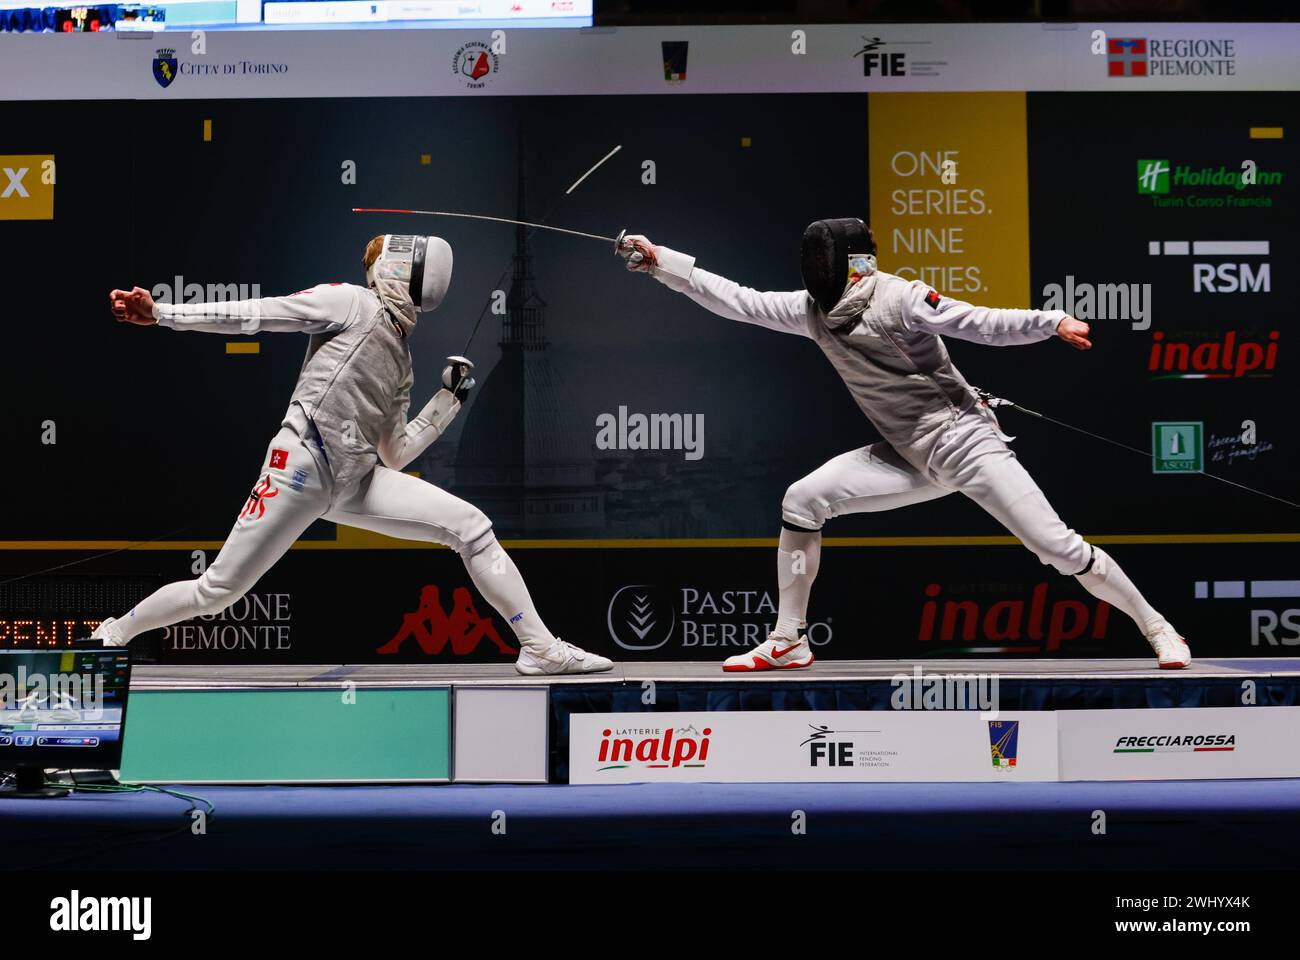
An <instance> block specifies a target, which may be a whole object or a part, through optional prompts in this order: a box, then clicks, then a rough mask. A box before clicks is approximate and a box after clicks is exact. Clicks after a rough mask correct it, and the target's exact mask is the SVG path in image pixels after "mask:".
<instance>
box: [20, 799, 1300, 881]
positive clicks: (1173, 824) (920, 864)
mask: <svg viewBox="0 0 1300 960" xmlns="http://www.w3.org/2000/svg"><path fill="white" fill-rule="evenodd" d="M180 789H182V790H183V791H185V792H187V793H192V794H197V795H200V796H203V797H205V798H207V799H208V800H210V801H212V802H213V803H214V804H215V805H216V813H215V815H214V816H213V817H212V819H211V820H210V821H209V823H208V832H207V834H206V835H205V836H195V835H193V834H191V833H190V831H189V829H188V825H189V824H190V822H191V820H190V818H189V817H188V816H186V815H184V813H183V811H184V810H185V809H186V804H185V803H184V802H183V801H181V800H177V799H175V798H172V797H167V796H161V795H156V794H144V795H140V794H134V795H106V794H78V795H74V796H72V797H68V798H63V799H56V800H5V801H3V802H0V857H2V858H3V863H4V865H5V867H6V868H8V869H14V868H18V869H24V868H26V869H31V868H74V869H87V868H91V869H104V868H111V869H182V870H184V869H231V868H238V869H304V868H306V869H324V870H328V869H381V870H399V869H479V868H482V869H501V868H513V869H551V870H553V869H611V868H612V869H619V868H672V867H678V868H683V867H684V868H699V867H704V868H708V867H716V868H729V869H737V868H745V867H757V866H763V867H782V868H788V869H800V868H823V869H824V868H837V867H844V868H854V869H863V868H867V869H891V870H913V869H918V870H924V869H934V868H944V869H977V870H989V869H993V870H997V869H1015V868H1032V869H1056V868H1059V869H1071V870H1077V869H1112V870H1113V869H1162V870H1170V869H1197V868H1200V869H1206V868H1209V869H1214V868H1225V869H1235V870H1257V869H1294V865H1295V864H1296V863H1297V862H1300V780H1253V781H1250V780H1247V781H1181V782H1171V783H1150V782H1144V783H1044V784H1028V783H1008V784H1000V783H999V784H815V785H809V784H749V785H721V784H637V785H621V786H613V785H611V786H597V787H586V786H496V785H494V786H470V785H459V784H457V785H445V786H430V787H419V786H393V787H360V786H359V787H182V788H180ZM796 810H802V811H803V812H804V814H805V815H806V821H807V832H806V834H804V835H802V836H797V835H795V834H794V833H792V830H791V824H792V822H793V820H792V814H793V812H794V811H796ZM1097 810H1101V811H1104V812H1105V816H1106V833H1105V834H1104V835H1095V834H1094V833H1093V823H1094V813H1093V812H1094V811H1097ZM495 811H502V812H504V814H505V829H506V832H505V833H504V835H501V834H494V833H493V831H492V825H493V817H494V812H495ZM169 832H170V835H168V834H169Z"/></svg>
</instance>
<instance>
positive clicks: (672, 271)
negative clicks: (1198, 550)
mask: <svg viewBox="0 0 1300 960" xmlns="http://www.w3.org/2000/svg"><path fill="white" fill-rule="evenodd" d="M619 253H620V254H621V255H622V256H623V257H624V259H625V260H626V261H627V268H628V269H629V270H633V271H637V272H643V273H649V274H650V275H652V276H653V277H654V278H655V279H657V280H659V281H660V282H661V283H663V284H664V285H665V286H667V287H669V288H671V289H673V290H677V291H679V292H681V293H684V294H686V296H688V297H690V298H691V299H692V300H694V301H695V302H696V303H698V304H700V305H701V306H703V307H704V308H706V309H707V310H710V311H712V312H713V313H716V314H718V315H719V316H722V317H727V318H728V319H731V320H740V321H742V322H745V323H754V324H758V325H759V326H763V327H767V328H769V329H771V330H777V331H780V332H782V333H792V334H795V335H796V336H801V337H807V338H808V339H810V340H812V341H813V342H814V343H816V344H817V346H818V347H820V348H821V350H822V352H823V353H824V354H825V355H826V357H827V359H829V360H830V362H831V365H832V366H834V367H835V370H836V372H837V373H839V375H840V377H841V378H842V379H843V380H844V383H845V385H846V386H847V387H848V388H849V392H850V393H851V394H852V395H853V399H854V400H855V401H856V402H857V404H858V407H859V408H860V409H861V410H862V412H863V413H864V414H865V415H866V417H867V419H869V420H870V421H871V422H872V424H874V425H875V427H876V429H877V430H878V431H879V432H880V435H881V437H882V438H883V439H882V440H881V441H880V442H878V443H873V444H870V445H868V446H866V447H862V448H861V449H858V450H850V451H848V452H847V453H842V454H840V455H839V456H837V457H834V458H833V459H831V460H830V461H828V462H827V463H825V464H823V465H822V466H821V467H818V468H817V469H816V470H814V471H813V472H812V473H810V474H809V475H808V476H806V477H804V478H803V479H801V480H797V481H796V482H795V483H793V484H792V485H791V486H790V488H789V489H788V490H787V491H786V494H785V498H784V500H783V501H782V504H781V521H782V522H781V537H780V542H779V546H778V548H777V581H778V586H779V588H780V607H779V609H778V613H777V622H776V625H775V627H774V629H773V631H772V634H771V636H769V637H768V639H767V640H766V641H765V642H764V643H762V644H760V645H759V646H757V647H755V648H754V649H753V650H751V651H748V652H746V653H743V654H739V655H737V656H734V657H731V658H729V659H728V660H727V661H726V662H725V664H724V665H723V669H724V670H737V671H743V670H770V669H781V668H797V667H806V666H809V665H811V664H812V662H813V654H812V649H811V647H810V646H809V644H808V640H807V637H806V635H804V634H803V633H802V632H801V631H802V630H803V629H804V628H805V627H806V625H807V621H806V617H807V610H808V597H809V594H810V592H811V589H812V584H813V580H814V579H815V578H816V576H817V569H818V566H819V564H820V561H821V531H822V527H823V526H824V525H825V523H826V521H827V520H829V519H830V518H831V517H836V516H842V515H844V514H849V513H864V512H876V511H882V510H892V509H894V508H895V507H901V506H905V505H907V504H912V503H920V502H923V501H926V500H933V499H936V498H938V497H942V496H946V495H948V494H950V493H952V492H954V491H959V492H961V493H964V494H965V495H966V496H968V497H970V498H971V499H972V500H974V501H975V502H976V503H978V504H979V505H980V506H981V507H983V508H984V509H985V510H987V511H988V512H989V513H990V514H991V515H992V516H993V517H994V518H995V519H996V520H998V521H999V522H1000V523H1001V524H1002V525H1003V526H1005V527H1006V528H1007V529H1008V530H1010V531H1011V532H1012V533H1013V534H1015V535H1016V537H1017V538H1019V540H1020V541H1021V542H1022V543H1024V544H1025V546H1027V547H1028V548H1029V549H1030V550H1032V551H1033V552H1034V554H1035V555H1037V557H1038V558H1039V560H1041V561H1042V562H1043V563H1045V564H1049V565H1051V566H1052V567H1054V568H1056V570H1058V571H1059V572H1061V573H1063V574H1067V575H1072V576H1074V577H1076V578H1077V579H1078V580H1079V582H1080V583H1081V584H1082V585H1083V586H1084V588H1085V589H1087V590H1088V591H1089V592H1090V593H1092V594H1093V596H1095V597H1097V598H1099V599H1101V600H1105V601H1106V602H1107V603H1110V604H1111V605H1112V606H1114V607H1116V608H1118V609H1119V610H1122V611H1123V612H1124V613H1126V614H1128V615H1129V616H1130V617H1131V618H1132V619H1133V621H1134V622H1135V623H1136V624H1137V626H1138V629H1139V630H1141V631H1142V633H1143V635H1144V636H1145V637H1146V638H1147V640H1148V641H1149V642H1150V644H1151V647H1152V649H1153V650H1154V651H1155V654H1156V658H1157V661H1158V663H1159V665H1160V666H1161V667H1167V668H1178V667H1186V666H1187V665H1188V664H1190V663H1191V653H1190V651H1189V650H1188V647H1187V643H1186V641H1185V640H1184V639H1183V638H1182V637H1181V636H1179V634H1178V631H1176V630H1175V629H1174V628H1173V626H1171V625H1170V623H1169V622H1168V621H1167V620H1166V619H1165V618H1164V617H1163V616H1161V615H1160V614H1159V613H1158V612H1157V611H1156V610H1155V609H1154V608H1153V607H1152V606H1151V605H1150V604H1149V603H1147V601H1146V600H1145V599H1144V598H1143V596H1142V594H1141V593H1140V592H1138V589H1137V587H1135V586H1134V585H1133V583H1132V581H1131V580H1129V578H1128V577H1127V576H1126V575H1125V574H1124V571H1123V570H1122V569H1120V567H1119V565H1118V564H1117V563H1116V562H1115V561H1114V560H1113V559H1111V557H1110V555H1109V554H1107V553H1106V552H1105V551H1103V550H1102V549H1100V548H1099V547H1096V546H1093V545H1091V544H1088V543H1087V542H1085V541H1084V539H1083V538H1082V537H1081V536H1079V534H1077V533H1076V532H1075V531H1074V530H1072V529H1070V528H1069V527H1067V526H1066V525H1065V524H1064V523H1063V522H1062V521H1061V519H1060V518H1059V517H1058V516H1057V514H1056V511H1055V510H1053V509H1052V506H1051V504H1049V503H1048V502H1047V498H1046V497H1045V496H1044V495H1043V493H1042V491H1041V490H1039V488H1038V485H1037V484H1036V483H1035V482H1034V480H1033V478H1032V477H1031V476H1030V475H1029V473H1028V472H1027V471H1026V470H1025V468H1024V467H1023V466H1021V464H1020V461H1019V460H1017V459H1016V455H1015V454H1014V453H1012V452H1011V449H1010V448H1009V447H1008V446H1007V441H1008V440H1010V439H1011V438H1010V437H1008V436H1007V435H1006V434H1005V433H1003V432H1002V429H1001V427H1000V426H999V425H998V421H997V417H996V416H995V415H994V413H993V411H992V410H990V409H989V407H988V406H987V405H985V404H984V403H982V402H981V401H980V399H979V396H978V394H977V392H976V390H975V388H973V387H972V386H971V385H970V384H969V383H967V382H966V379H965V377H963V376H962V375H961V373H960V372H959V371H958V370H957V368H956V367H955V366H954V365H953V363H952V360H951V359H950V358H949V356H948V351H947V348H946V347H945V346H944V342H943V338H944V337H949V336H951V337H957V338H959V339H963V340H970V341H973V342H975V343H982V344H989V345H996V346H1011V345H1017V344H1028V343H1036V342H1038V341H1041V340H1047V339H1050V338H1051V337H1054V336H1056V337H1060V338H1061V339H1062V340H1064V341H1065V342H1067V343H1069V344H1071V345H1072V346H1075V347H1077V348H1079V349H1085V350H1086V349H1088V348H1090V347H1091V346H1092V343H1091V342H1090V341H1089V340H1088V333H1089V327H1088V324H1086V323H1084V322H1082V321H1080V320H1076V319H1074V318H1073V317H1070V316H1068V315H1067V314H1065V313H1063V312H1061V311H1054V310H1000V309H994V308H990V307H977V306H972V305H971V304H969V303H964V302H962V301H960V300H954V299H952V298H951V297H945V296H943V295H942V294H940V293H939V292H938V291H936V290H934V289H932V288H931V287H928V286H926V285H925V284H923V283H921V282H920V281H909V280H905V279H904V278H902V277H899V276H896V275H894V274H891V273H886V272H884V271H882V270H880V269H879V268H878V267H877V263H876V244H875V240H874V238H873V237H872V234H871V229H870V227H868V226H867V224H866V223H864V222H863V221H862V220H858V219H853V218H843V219H837V220H818V221H816V222H815V223H812V224H810V225H809V226H808V228H807V230H805V231H804V235H803V240H802V244H801V249H800V266H801V271H802V275H803V281H804V288H805V289H803V290H792V291H789V292H762V291H758V290H753V289H751V288H749V287H742V286H740V285H739V284H737V283H734V282H733V281H731V280H728V279H726V278H725V277H720V276H718V275H717V274H713V273H709V272H708V271H706V270H703V269H701V268H699V267H697V266H696V265H695V258H694V257H692V256H689V255H687V254H684V253H680V252H678V251H676V250H673V249H671V248H669V247H664V246H657V245H655V244H653V243H651V242H650V241H649V240H648V239H647V238H645V237H644V236H639V235H638V236H630V237H627V238H626V241H625V242H624V243H623V244H622V245H621V246H620V248H619Z"/></svg>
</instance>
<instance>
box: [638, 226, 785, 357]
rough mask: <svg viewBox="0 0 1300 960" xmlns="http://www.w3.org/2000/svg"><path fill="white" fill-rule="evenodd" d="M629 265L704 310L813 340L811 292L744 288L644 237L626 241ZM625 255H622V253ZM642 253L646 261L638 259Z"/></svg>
mask: <svg viewBox="0 0 1300 960" xmlns="http://www.w3.org/2000/svg"><path fill="white" fill-rule="evenodd" d="M625 242H626V243H627V247H626V250H627V253H625V254H624V256H625V258H626V259H627V260H628V264H627V267H628V269H629V270H633V271H636V272H639V273H648V274H650V275H651V276H652V277H654V278H655V279H656V280H658V281H659V282H660V283H662V284H663V285H664V286H666V287H669V288H671V289H673V290H676V291H678V292H679V293H684V294H686V296H688V297H690V298H691V299H692V300H694V301H695V302H696V303H698V304H699V305H700V306H702V307H704V309H706V310H708V311H710V312H712V313H716V314H717V315H718V316H720V317H726V318H727V319H728V320H739V321H740V322H741V323H753V324H756V325H758V326H760V327H767V328H768V329H769V330H779V331H781V332H782V333H794V334H798V335H799V336H802V337H806V336H808V325H807V324H808V302H809V301H808V294H807V293H806V292H805V291H803V290H791V291H789V292H771V291H766V292H765V291H762V290H754V289H753V288H751V287H742V286H741V285H740V284H738V283H736V282H735V281H733V280H728V279H727V278H726V277H720V276H718V275H717V274H716V273H709V271H707V270H701V269H700V268H699V267H697V266H695V258H694V257H692V256H689V255H687V254H684V253H680V252H679V251H677V250H673V249H671V248H670V247H663V246H656V245H654V244H652V243H651V242H650V241H649V240H647V239H646V238H645V237H642V236H631V237H628V238H627V239H626V241H625ZM620 252H621V251H620ZM637 254H639V255H640V259H637V258H636V256H635V255H637Z"/></svg>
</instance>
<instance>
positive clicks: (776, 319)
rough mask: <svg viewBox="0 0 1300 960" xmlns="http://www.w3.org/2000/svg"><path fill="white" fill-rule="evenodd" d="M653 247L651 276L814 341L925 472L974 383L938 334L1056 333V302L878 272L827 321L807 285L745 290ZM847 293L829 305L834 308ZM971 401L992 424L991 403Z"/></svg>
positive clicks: (979, 337)
mask: <svg viewBox="0 0 1300 960" xmlns="http://www.w3.org/2000/svg"><path fill="white" fill-rule="evenodd" d="M656 252H657V259H658V266H657V267H656V268H655V270H654V276H655V278H656V279H658V280H659V281H660V282H661V283H663V284H664V285H665V286H668V287H670V288H672V289H674V290H678V291H680V292H682V293H684V294H686V295H687V296H688V297H690V298H691V299H692V300H694V301H695V302H696V303H698V304H700V305H701V306H702V307H704V308H706V309H707V310H710V311H712V312H713V313H716V314H718V315H719V316H722V317H727V318H729V319H731V320H740V321H743V322H745V323H754V324H757V325H759V326H761V327H767V328H768V329H770V330H780V331H782V332H784V333H794V334H798V335H800V336H804V337H808V338H810V339H811V340H813V341H814V342H815V343H816V344H817V346H819V347H821V349H822V352H823V353H825V354H826V357H827V358H828V359H829V360H830V362H831V364H832V365H833V366H834V367H835V369H836V371H837V372H838V373H839V375H840V377H841V378H842V379H843V380H844V383H845V385H846V386H847V387H848V388H849V392H850V393H851V394H852V395H853V399H854V400H855V401H856V402H857V404H858V407H859V408H860V409H861V410H862V412H863V413H864V414H866V416H867V419H869V420H870V421H871V422H872V424H874V425H875V427H876V429H877V430H879V431H880V435H881V436H882V437H883V438H884V439H885V440H886V441H887V442H888V443H889V445H890V446H892V447H893V448H894V449H895V450H897V451H898V453H899V454H900V455H901V456H902V457H903V458H904V459H905V460H907V461H908V462H909V463H910V464H912V466H914V467H916V468H917V469H918V470H920V471H922V472H923V473H928V471H929V462H930V458H931V455H932V454H933V451H934V447H935V445H936V443H937V442H938V440H939V437H940V436H941V435H942V434H943V431H944V430H945V429H947V428H948V427H949V426H951V425H952V423H953V422H954V421H955V420H956V419H957V417H958V416H960V415H961V414H962V413H963V412H965V411H966V410H968V409H970V408H971V407H972V406H974V405H975V404H977V403H978V396H977V394H976V392H975V389H974V388H973V387H972V386H971V385H970V384H969V383H967V382H966V378H965V377H963V376H962V375H961V373H960V372H959V371H958V370H957V368H956V367H955V366H954V365H953V363H952V360H951V359H950V358H949V357H948V350H947V348H946V347H945V346H944V343H943V337H944V336H953V337H957V338H959V339H962V340H971V341H974V342H975V343H985V344H997V345H1010V344H1021V343H1034V342H1036V341H1039V340H1046V339H1049V338H1050V337H1052V336H1053V335H1055V333H1056V327H1057V325H1058V324H1059V323H1060V322H1061V320H1062V319H1063V318H1064V317H1065V316H1066V314H1065V313H1064V312H1063V311H1060V310H998V309H993V308H990V307H976V306H972V305H971V304H969V303H963V302H962V301H960V300H953V299H951V298H949V297H943V296H940V295H939V294H938V293H936V292H935V291H934V290H933V289H931V288H930V287H928V286H926V285H925V284H923V283H921V282H919V281H909V280H905V279H903V278H902V277H898V276H895V275H893V274H889V273H883V272H880V271H877V272H876V273H875V274H873V275H872V277H871V278H869V281H870V282H868V281H863V283H862V284H861V285H860V286H861V288H862V289H861V290H859V291H858V292H859V294H864V293H865V294H866V295H867V296H864V297H861V298H860V300H861V302H860V305H861V307H862V310H861V314H860V316H857V318H856V319H853V318H852V316H850V318H849V320H848V322H847V323H845V324H844V325H843V326H840V327H839V328H838V329H831V327H830V325H829V324H828V320H827V317H826V315H825V314H824V313H823V312H822V310H821V308H820V307H818V306H817V304H816V303H815V302H814V301H813V299H812V298H811V297H810V296H809V295H808V293H807V291H805V290H792V291H789V292H761V291H758V290H753V289H751V288H749V287H742V286H740V285H739V284H737V283H735V282H733V281H731V280H728V279H726V278H725V277H720V276H718V275H717V274H714V273H709V272H708V271H707V270H701V269H700V268H699V267H696V266H695V258H694V257H690V256H688V255H686V254H682V253H679V252H678V251H676V250H671V249H669V248H667V247H656ZM849 296H851V294H850V295H849ZM849 296H846V298H845V300H844V301H841V304H840V305H838V306H837V307H836V309H835V310H834V311H832V313H835V314H838V313H840V312H842V307H843V306H844V304H845V303H846V302H847V301H848V300H849ZM858 305H859V304H853V306H854V307H856V306H858ZM831 322H834V321H831ZM978 409H979V411H980V413H981V414H982V415H984V416H987V417H988V418H989V419H990V420H991V421H992V422H993V424H994V425H995V426H996V423H997V421H996V418H995V417H994V416H993V413H992V411H991V410H989V409H988V408H987V407H986V406H983V405H980V406H979V407H978ZM1004 436H1005V435H1004Z"/></svg>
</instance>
